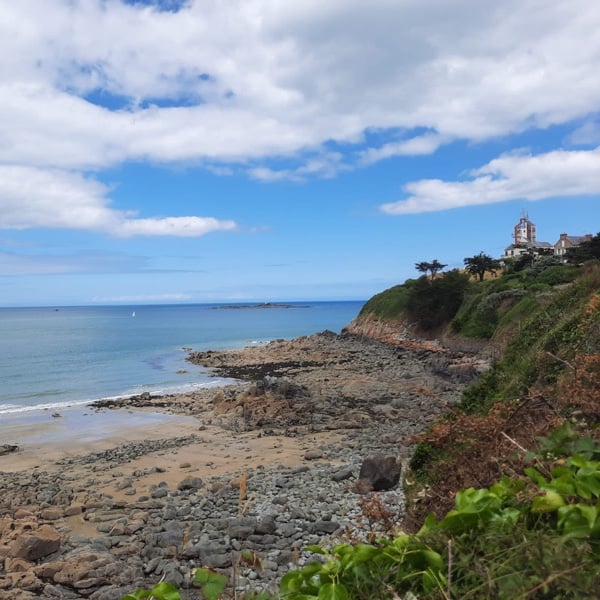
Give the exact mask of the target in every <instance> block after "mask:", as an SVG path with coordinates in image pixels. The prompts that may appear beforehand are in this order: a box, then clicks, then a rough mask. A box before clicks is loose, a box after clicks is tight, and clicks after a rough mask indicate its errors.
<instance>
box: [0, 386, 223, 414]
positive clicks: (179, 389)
mask: <svg viewBox="0 0 600 600" xmlns="http://www.w3.org/2000/svg"><path fill="white" fill-rule="evenodd" d="M233 381H234V380H233V379H213V380H211V381H204V382H198V383H188V384H184V385H178V386H173V387H168V388H165V389H153V388H150V389H147V388H140V389H138V390H135V391H134V390H131V391H129V392H128V393H126V394H120V395H117V396H105V397H102V398H88V399H87V400H69V401H63V402H48V403H45V404H32V405H27V406H18V405H16V404H0V415H3V414H5V415H6V414H15V413H26V412H33V411H37V410H53V411H59V410H61V409H63V410H64V409H67V408H71V407H75V406H86V405H88V404H92V403H93V402H97V401H99V400H121V399H125V398H131V397H132V396H138V395H139V394H142V393H144V392H149V393H150V394H151V395H152V396H164V395H167V394H185V393H187V392H193V391H195V390H201V389H210V388H215V387H223V386H225V385H228V384H230V383H233Z"/></svg>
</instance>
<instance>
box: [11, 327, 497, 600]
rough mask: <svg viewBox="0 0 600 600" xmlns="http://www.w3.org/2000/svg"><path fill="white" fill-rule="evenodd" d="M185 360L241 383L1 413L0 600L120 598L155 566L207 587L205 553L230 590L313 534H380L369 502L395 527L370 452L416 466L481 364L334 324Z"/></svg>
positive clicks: (396, 507) (283, 565) (395, 513)
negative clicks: (424, 440)
mask: <svg viewBox="0 0 600 600" xmlns="http://www.w3.org/2000/svg"><path fill="white" fill-rule="evenodd" d="M189 360H190V361H191V362H192V363H195V364H198V365H202V366H204V367H208V368H210V369H212V370H213V372H214V374H215V376H218V377H226V378H233V379H236V380H238V381H239V383H235V384H232V385H227V386H224V387H219V388H207V389H201V390H197V391H194V392H190V393H186V394H176V395H170V396H154V395H151V394H141V395H138V396H134V397H131V398H124V399H115V400H109V401H102V402H97V403H95V404H92V405H88V406H85V407H74V408H72V409H67V410H64V411H62V412H61V413H60V414H50V413H48V412H47V411H40V412H38V413H36V414H35V415H34V414H30V415H26V416H22V415H21V416H19V417H18V418H16V417H15V418H11V419H6V420H4V421H3V423H2V424H1V425H0V443H1V444H5V447H6V451H5V452H4V453H0V475H1V476H2V481H3V483H2V495H1V496H0V535H1V537H0V565H3V568H2V570H0V600H4V599H6V600H9V599H10V600H29V599H33V598H47V599H65V600H70V599H78V598H91V599H93V600H117V599H119V598H121V596H122V595H123V594H125V593H130V592H132V591H134V590H135V589H136V588H139V587H151V586H152V585H153V584H155V583H157V582H158V581H160V580H161V579H164V580H167V581H171V582H172V583H174V584H176V585H177V586H179V587H181V588H182V597H183V598H196V597H199V594H198V592H197V590H195V589H194V588H193V586H192V584H191V582H192V578H193V571H194V569H195V568H197V567H201V566H208V567H211V568H214V569H217V570H219V571H221V572H223V573H225V574H226V575H227V576H228V577H229V586H228V592H227V593H228V594H229V595H230V597H233V595H234V591H235V592H236V593H238V595H239V594H242V593H243V592H244V591H248V590H261V589H267V590H276V589H277V585H278V582H279V580H280V579H281V577H282V576H283V574H284V573H285V572H287V571H288V570H289V569H290V568H293V567H294V566H296V565H301V564H304V563H305V562H306V561H309V560H314V558H315V557H314V555H311V554H310V553H307V552H306V551H305V550H304V548H305V547H306V546H307V545H309V544H319V545H324V546H328V545H329V546H330V545H332V544H335V543H339V542H344V541H357V540H369V539H372V538H373V536H374V535H376V534H377V533H378V532H377V527H378V525H376V524H373V523H371V522H370V521H369V519H367V518H365V510H364V506H365V502H370V501H376V502H378V503H380V504H381V505H382V506H384V507H385V508H386V511H387V513H388V521H389V522H390V523H393V525H394V526H395V527H398V528H400V527H401V523H402V513H403V508H404V498H403V494H402V485H401V481H400V482H399V483H398V484H397V485H394V486H392V487H391V488H390V489H386V490H381V491H374V490H373V489H365V488H364V487H363V488H361V486H360V481H359V473H360V470H361V465H362V463H363V461H364V460H365V459H367V458H369V457H378V456H380V457H383V456H387V457H390V456H392V457H394V458H395V460H396V461H397V463H398V465H399V468H402V466H403V465H406V463H407V461H408V459H409V458H410V454H411V451H412V448H413V446H414V436H415V435H416V434H418V433H419V432H421V431H424V430H425V429H426V428H427V427H428V425H429V424H430V423H431V422H432V421H433V420H434V419H435V418H436V416H438V415H439V414H440V413H442V412H444V411H445V410H448V408H449V407H450V406H452V404H454V403H456V402H457V401H458V400H459V399H460V395H461V393H462V390H463V389H464V387H465V385H467V384H468V383H469V382H471V381H473V379H474V378H476V377H477V376H478V374H479V373H480V372H481V370H482V369H484V368H485V365H484V364H482V362H481V361H480V360H479V359H478V358H477V357H476V356H474V355H471V354H467V353H461V352H452V351H450V350H448V349H446V348H444V347H442V346H441V345H439V344H432V343H430V342H423V343H419V342H418V341H410V342H404V343H403V342H398V343H396V344H388V343H380V342H377V341H373V340H371V339H369V338H366V337H363V336H359V335H349V334H342V335H337V334H334V333H331V332H323V333H320V334H316V335H313V336H310V337H301V338H297V339H295V340H292V341H283V340H278V341H274V342H271V343H269V344H266V345H264V346H258V347H252V348H246V349H243V350H229V351H205V352H192V353H191V354H190V356H189ZM15 446H16V448H15ZM11 448H12V450H11ZM388 524H389V523H388ZM244 551H250V552H251V553H253V555H254V556H255V557H256V558H257V560H256V561H254V562H253V563H252V564H247V563H246V562H245V561H244V558H243V556H244Z"/></svg>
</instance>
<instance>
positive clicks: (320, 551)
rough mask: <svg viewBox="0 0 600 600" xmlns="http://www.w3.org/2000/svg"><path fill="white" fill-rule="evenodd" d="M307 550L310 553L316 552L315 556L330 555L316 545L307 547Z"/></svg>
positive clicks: (327, 551)
mask: <svg viewBox="0 0 600 600" xmlns="http://www.w3.org/2000/svg"><path fill="white" fill-rule="evenodd" d="M305 550H307V551H308V552H314V554H323V555H325V556H327V555H328V554H329V550H326V549H325V548H321V546H317V545H315V544H311V545H309V546H306V548H305Z"/></svg>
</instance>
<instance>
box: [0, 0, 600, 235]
mask: <svg viewBox="0 0 600 600" xmlns="http://www.w3.org/2000/svg"><path fill="white" fill-rule="evenodd" d="M598 30H600V10H599V9H598V6H597V3H594V2H590V1H589V0H571V1H570V2H568V3H566V2H547V3H544V5H543V7H542V8H541V7H540V3H539V1H538V0H506V1H504V2H501V3H498V2H492V1H491V0H490V1H482V0H455V1H454V2H452V3H448V2H446V1H445V0H419V1H418V2H417V1H416V0H408V1H405V2H394V1H390V0H372V1H371V2H368V3H365V2H363V1H361V0H328V2H326V3H323V2H322V1H317V0H306V1H304V2H279V3H278V2H272V1H271V0H232V1H230V2H221V1H220V0H205V1H202V2H200V1H199V0H189V1H187V2H179V1H173V2H168V3H164V2H153V3H148V2H124V1H120V0H89V1H86V2H70V1H67V0H44V2H40V0H19V2H10V3H6V6H3V9H2V19H1V20H0V166H2V169H3V172H4V173H7V174H8V181H4V182H2V183H0V186H1V188H2V196H1V197H0V202H1V203H2V206H3V207H4V208H6V211H5V212H4V213H3V214H2V217H1V222H0V225H1V226H3V227H9V228H19V227H32V226H39V227H42V226H48V227H74V228H84V229H90V230H96V231H105V232H109V233H111V234H112V235H120V236H130V235H203V234H204V233H207V232H209V231H214V230H232V229H234V228H235V223H234V222H233V221H219V220H217V219H214V218H211V217H198V216H189V217H164V218H144V219H141V218H136V217H135V216H133V215H127V214H125V213H122V212H119V211H117V210H115V209H113V208H111V207H110V202H109V196H110V191H109V190H107V189H106V188H105V187H104V186H102V185H101V184H100V183H99V182H97V181H95V180H93V179H90V178H87V177H83V176H82V175H78V174H77V171H79V172H84V171H85V172H87V173H89V172H94V171H99V170H101V169H105V168H108V167H112V166H115V165H120V164H122V163H125V162H127V161H148V162H152V163H169V164H172V163H180V162H188V163H189V162H193V163H194V164H196V165H197V164H200V165H206V168H207V169H210V170H212V171H213V172H218V173H220V174H223V175H227V174H231V173H240V172H244V173H246V174H247V175H248V176H249V177H250V178H254V179H258V180H261V181H277V180H283V179H286V180H296V181H302V180H305V179H309V178H315V177H319V178H321V177H333V176H335V175H336V174H338V173H339V172H340V171H343V170H347V169H350V168H357V167H364V166H367V165H370V164H373V163H376V162H378V161H380V160H384V159H387V158H390V157H394V156H407V155H424V154H430V153H433V152H435V151H436V149H437V148H439V147H440V146H441V145H443V144H446V143H449V142H451V141H453V140H457V139H462V140H469V141H481V140H486V139H489V138H493V137H496V136H506V135H509V134H511V133H516V132H522V131H525V130H527V129H530V128H543V127H548V126H551V125H554V124H566V123H569V122H571V121H572V120H574V119H577V120H578V122H580V123H581V122H582V121H584V120H585V119H586V118H588V117H589V115H591V114H595V111H597V107H598V106H600V78H599V77H598V76H597V65H598V64H600V36H598V35H597V32H598ZM575 90H576V93H575V92H574V91H575ZM586 127H587V128H586ZM370 131H380V132H384V133H385V132H387V134H388V135H387V136H384V137H381V138H379V140H378V141H377V142H374V141H371V137H370V136H369V132H370ZM397 131H403V132H407V133H406V135H405V137H404V138H403V139H395V138H394V137H393V132H397ZM422 131H426V132H427V133H425V134H423V133H414V132H422ZM411 132H413V133H411ZM596 133H597V132H596V130H595V129H594V126H593V125H588V126H585V125H584V126H583V127H582V128H581V130H580V131H579V132H576V133H574V134H573V139H574V140H582V139H584V138H585V139H590V136H591V137H592V138H593V137H594V136H595V135H596ZM332 145H333V146H335V147H336V148H339V149H340V153H343V156H342V155H340V156H339V157H335V156H332V155H328V152H327V149H328V148H329V147H331V146H332ZM282 158H283V159H285V165H286V166H285V167H283V168H275V167H274V166H273V165H274V162H273V161H272V159H277V160H281V159H282ZM499 160H506V159H499ZM490 164H491V163H490ZM499 164H500V163H497V165H496V167H495V168H500V167H499V166H498V165H499ZM11 169H12V171H11ZM14 169H26V170H27V169H28V173H29V174H30V175H31V178H32V181H33V182H37V183H51V185H50V186H46V188H45V189H42V188H40V187H39V186H33V185H32V184H31V182H28V181H26V180H25V178H22V177H18V175H16V174H15V173H16V172H15V171H14ZM11 177H12V179H11ZM565 177H566V175H565ZM17 179H18V183H17V182H16V180H17ZM505 179H507V180H509V181H512V180H511V179H510V176H506V177H505ZM453 185H454V186H455V187H456V188H457V189H459V190H461V192H462V191H464V189H465V186H466V189H468V190H475V189H476V186H481V188H482V189H483V190H484V192H486V193H487V194H488V196H485V194H484V195H483V196H478V197H480V198H481V197H488V198H489V199H488V200H487V201H490V202H491V201H497V200H494V198H496V197H500V196H504V195H505V194H506V193H508V191H507V189H508V187H510V186H508V184H507V182H506V181H500V180H495V179H494V177H492V176H490V175H489V174H483V173H482V174H479V175H478V176H477V177H476V178H475V179H474V180H473V181H470V182H466V183H464V182H458V183H455V184H451V183H448V182H441V181H440V182H435V181H424V182H415V183H413V184H411V185H410V186H409V187H408V189H407V191H408V193H409V194H411V195H412V196H411V198H409V199H408V200H407V201H405V202H404V203H400V204H394V205H388V206H387V208H385V209H384V210H385V211H386V212H393V211H394V210H396V211H398V210H403V211H405V212H406V211H408V210H409V208H410V207H412V208H410V210H417V207H421V209H422V207H426V206H434V205H435V206H438V205H444V203H443V202H442V201H440V200H436V201H433V200H431V201H430V200H427V199H428V198H433V197H434V192H436V193H437V192H438V191H439V193H440V194H446V195H448V197H449V198H450V197H453V196H454V194H453V192H452V189H453V188H452V186H453ZM494 189H495V190H496V191H492V190H494ZM513 191H514V192H515V193H517V192H518V193H524V192H519V189H517V188H515V189H514V190H513ZM584 193H589V189H586V190H585V191H584ZM413 198H414V199H415V200H413ZM417 199H418V200H419V201H418V202H417ZM456 202H461V200H459V199H456V200H451V199H448V200H447V204H448V205H451V204H455V203H456ZM462 202H471V203H475V202H476V200H475V198H473V199H472V200H462ZM394 206H395V207H396V208H392V207H394ZM430 210H433V209H430Z"/></svg>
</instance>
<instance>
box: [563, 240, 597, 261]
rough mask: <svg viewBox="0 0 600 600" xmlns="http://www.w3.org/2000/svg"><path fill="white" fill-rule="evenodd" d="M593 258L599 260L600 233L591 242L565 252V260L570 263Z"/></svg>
mask: <svg viewBox="0 0 600 600" xmlns="http://www.w3.org/2000/svg"><path fill="white" fill-rule="evenodd" d="M594 258H600V233H597V234H596V235H595V236H594V237H592V239H591V240H588V241H586V242H583V243H582V244H579V246H575V247H574V248H569V249H568V250H567V260H568V261H569V262H570V263H580V262H584V261H586V260H592V259H594Z"/></svg>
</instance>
